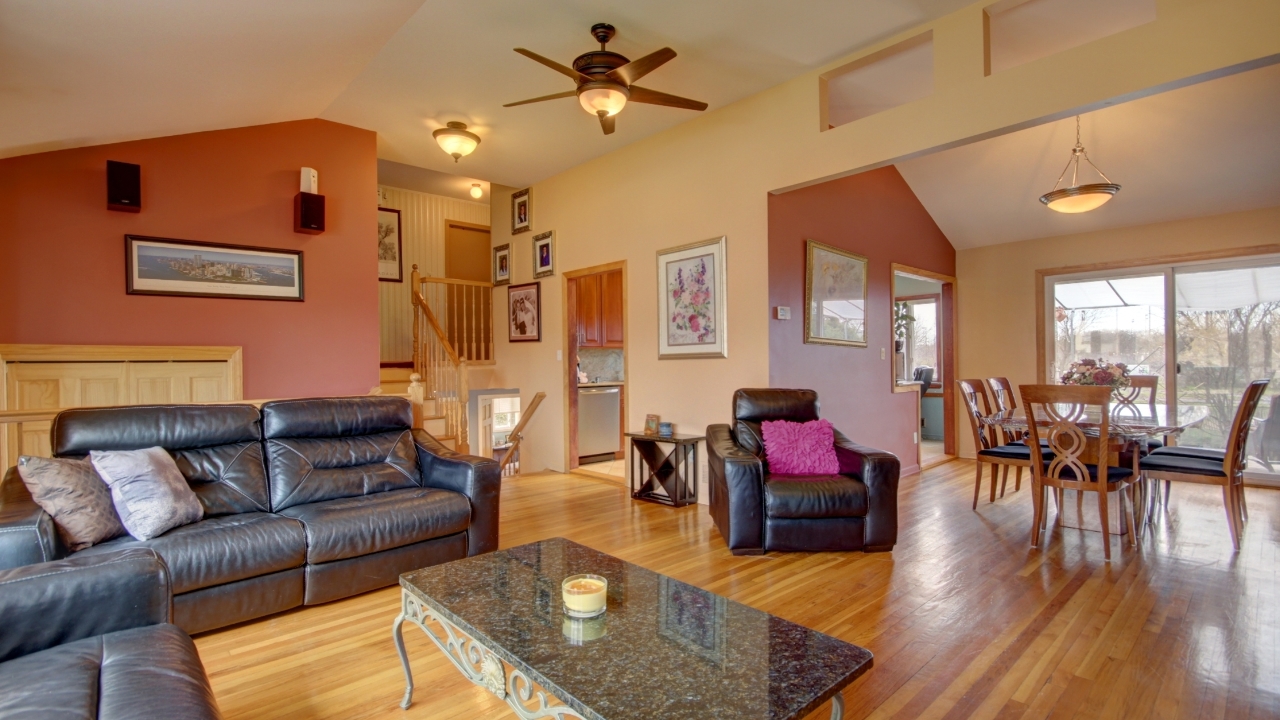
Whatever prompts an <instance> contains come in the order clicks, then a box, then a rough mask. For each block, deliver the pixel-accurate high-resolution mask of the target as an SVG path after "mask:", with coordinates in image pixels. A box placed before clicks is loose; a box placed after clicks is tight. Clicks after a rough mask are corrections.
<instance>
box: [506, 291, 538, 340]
mask: <svg viewBox="0 0 1280 720" xmlns="http://www.w3.org/2000/svg"><path fill="white" fill-rule="evenodd" d="M507 324H508V332H507V340H508V341H510V342H540V341H541V340H542V284H541V283H536V282H531V283H525V284H524V285H512V286H511V287H509V288H507Z"/></svg>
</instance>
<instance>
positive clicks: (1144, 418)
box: [982, 403, 1209, 535]
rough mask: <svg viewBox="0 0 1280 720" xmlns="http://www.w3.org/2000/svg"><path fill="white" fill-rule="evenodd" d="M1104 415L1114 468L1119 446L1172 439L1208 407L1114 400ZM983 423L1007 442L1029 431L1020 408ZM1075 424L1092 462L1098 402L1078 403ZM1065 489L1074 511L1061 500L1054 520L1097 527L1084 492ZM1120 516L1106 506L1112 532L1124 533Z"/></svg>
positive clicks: (1062, 410)
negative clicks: (1081, 431)
mask: <svg viewBox="0 0 1280 720" xmlns="http://www.w3.org/2000/svg"><path fill="white" fill-rule="evenodd" d="M1056 411H1057V412H1058V413H1059V414H1060V415H1064V416H1067V415H1071V413H1072V406H1071V405H1069V404H1061V405H1057V406H1056ZM1108 414H1109V415H1110V422H1109V423H1108V427H1107V436H1108V438H1109V442H1108V443H1107V446H1108V449H1109V452H1110V455H1111V457H1110V462H1109V464H1110V465H1112V466H1113V467H1114V466H1118V465H1119V464H1120V461H1121V457H1120V454H1121V452H1122V451H1123V450H1124V449H1127V450H1129V451H1132V450H1133V449H1134V448H1141V451H1140V452H1143V453H1145V452H1146V449H1147V445H1148V443H1149V442H1150V441H1151V440H1153V439H1156V438H1160V437H1161V436H1163V438H1164V439H1165V441H1166V442H1168V441H1169V440H1176V439H1177V438H1178V436H1180V435H1181V434H1182V433H1184V432H1186V431H1187V430H1189V429H1191V428H1193V427H1195V426H1196V425H1199V424H1200V423H1202V422H1204V421H1205V420H1206V419H1207V418H1208V417H1209V408H1207V407H1205V406H1203V405H1176V406H1171V405H1161V404H1155V405H1152V404H1147V403H1142V404H1128V403H1117V404H1115V405H1111V406H1110V408H1109V410H1108ZM982 422H983V424H984V425H987V426H989V427H991V428H998V429H999V430H1000V431H1001V432H1002V433H1003V435H1004V436H1005V437H1006V438H1008V440H1006V442H1008V441H1009V440H1011V439H1014V438H1021V437H1023V436H1025V435H1026V434H1027V433H1028V432H1029V431H1030V426H1029V424H1028V420H1027V413H1026V410H1025V408H1015V409H1013V410H1004V411H999V412H993V413H991V414H990V415H987V416H986V417H985V418H983V420H982ZM1076 424H1078V425H1079V426H1080V427H1081V428H1083V429H1084V431H1085V435H1086V436H1087V437H1089V442H1090V446H1091V447H1090V448H1089V449H1088V450H1087V451H1086V454H1087V455H1092V459H1088V460H1087V461H1089V462H1095V461H1096V459H1097V457H1098V453H1099V448H1100V447H1101V443H1100V442H1099V435H1100V430H1101V428H1102V418H1101V410H1100V409H1099V408H1098V407H1097V406H1086V407H1085V408H1083V410H1082V414H1081V415H1080V417H1079V418H1078V419H1077V421H1076ZM1049 425H1050V423H1049V422H1048V421H1047V420H1044V419H1041V420H1040V421H1038V422H1037V428H1039V427H1048V426H1049ZM1033 482H1034V481H1033ZM1064 492H1075V493H1076V495H1077V496H1078V497H1077V498H1076V503H1075V510H1074V511H1071V510H1069V509H1068V507H1067V504H1066V503H1062V504H1060V506H1059V508H1058V522H1059V524H1061V525H1063V526H1065V527H1071V528H1079V529H1083V530H1092V531H1094V532H1101V531H1102V521H1101V518H1100V517H1099V516H1098V513H1097V508H1096V507H1093V505H1094V503H1092V502H1090V503H1083V502H1082V496H1083V493H1081V492H1079V491H1064ZM1108 502H1110V500H1109V501H1108ZM1121 515H1122V513H1120V512H1119V511H1118V509H1116V510H1114V511H1110V510H1109V511H1108V516H1109V518H1110V520H1111V524H1112V532H1113V533H1114V534H1117V535H1123V534H1125V533H1126V532H1127V528H1125V527H1124V523H1123V522H1122V518H1121Z"/></svg>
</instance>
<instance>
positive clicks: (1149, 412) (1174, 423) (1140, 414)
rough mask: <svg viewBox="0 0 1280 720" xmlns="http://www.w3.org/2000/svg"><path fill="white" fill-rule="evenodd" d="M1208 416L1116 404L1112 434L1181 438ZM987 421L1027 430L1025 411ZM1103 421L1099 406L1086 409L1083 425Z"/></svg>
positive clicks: (1198, 409) (1183, 408) (1203, 411)
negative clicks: (1183, 433) (1187, 430)
mask: <svg viewBox="0 0 1280 720" xmlns="http://www.w3.org/2000/svg"><path fill="white" fill-rule="evenodd" d="M1070 407H1071V406H1070V405H1058V406H1057V408H1058V411H1059V412H1061V413H1063V414H1067V413H1068V412H1069V411H1070ZM1207 417H1209V411H1208V409H1207V408H1205V407H1203V406H1195V405H1180V406H1178V408H1177V411H1176V412H1174V411H1173V408H1171V407H1169V406H1168V405H1113V406H1112V407H1111V423H1110V428H1109V432H1108V434H1109V435H1111V436H1113V437H1142V436H1154V435H1177V434H1178V433H1180V432H1182V431H1184V430H1186V429H1187V428H1190V427H1193V426H1195V425H1197V424H1199V423H1201V422H1204V420H1205V418H1207ZM983 421H984V422H986V423H987V424H990V425H999V426H1001V427H1004V428H1007V429H1010V430H1025V429H1026V428H1027V415H1026V412H1025V408H1017V409H1015V410H1012V411H1008V410H1006V411H1003V412H995V413H991V414H990V415H988V416H987V417H986V418H985V419H984V420H983ZM1100 422H1101V418H1100V417H1099V412H1098V409H1097V408H1096V407H1092V408H1088V409H1086V410H1085V413H1084V417H1083V418H1081V420H1080V424H1081V425H1082V426H1085V427H1090V426H1091V427H1097V426H1098V425H1099V424H1100ZM1040 424H1041V425H1044V424H1045V423H1044V422H1041V423H1040Z"/></svg>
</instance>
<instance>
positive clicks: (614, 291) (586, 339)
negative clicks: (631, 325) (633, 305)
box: [577, 270, 625, 348]
mask: <svg viewBox="0 0 1280 720" xmlns="http://www.w3.org/2000/svg"><path fill="white" fill-rule="evenodd" d="M577 284H578V287H577V291H578V292H577V304H578V328H577V330H578V347H584V348H620V347H622V315H623V312H625V309H624V307H623V301H622V271H621V270H611V271H609V272H604V273H596V274H595V275H585V276H583V277H580V278H578V279H577Z"/></svg>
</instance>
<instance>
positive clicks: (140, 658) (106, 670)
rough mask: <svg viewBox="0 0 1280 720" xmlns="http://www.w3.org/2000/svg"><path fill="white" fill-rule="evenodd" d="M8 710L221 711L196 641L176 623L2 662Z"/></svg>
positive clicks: (140, 715) (83, 714) (191, 714)
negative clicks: (197, 651) (201, 662)
mask: <svg viewBox="0 0 1280 720" xmlns="http://www.w3.org/2000/svg"><path fill="white" fill-rule="evenodd" d="M0 717H6V718H8V717H15V718H16V717H31V718H42V720H61V719H62V718H67V719H68V720H70V719H71V718H75V719H76V720H82V719H83V718H103V719H104V720H106V719H108V718H111V719H115V718H131V719H136V720H149V719H151V718H155V719H156V720H161V719H162V718H192V719H194V720H198V719H200V718H211V719H212V718H217V717H219V715H218V709H217V705H216V703H215V702H214V699H213V691H212V690H211V689H210V688H209V680H208V678H207V677H206V676H205V672H204V666H203V665H201V664H200V656H199V655H197V654H196V647H195V644H194V643H192V642H191V638H189V637H187V634H186V633H184V632H182V631H181V630H179V629H178V628H177V627H175V626H173V625H149V626H147V627H140V628H133V629H132V630H122V631H120V632H115V633H110V634H107V635H99V636H97V637H91V638H85V639H84V640H77V641H75V642H71V643H66V644H65V645H58V646H57V647H53V648H50V649H48V650H42V651H40V652H36V653H32V654H30V655H24V656H22V657H20V658H15V659H13V660H10V661H8V662H5V663H0Z"/></svg>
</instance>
